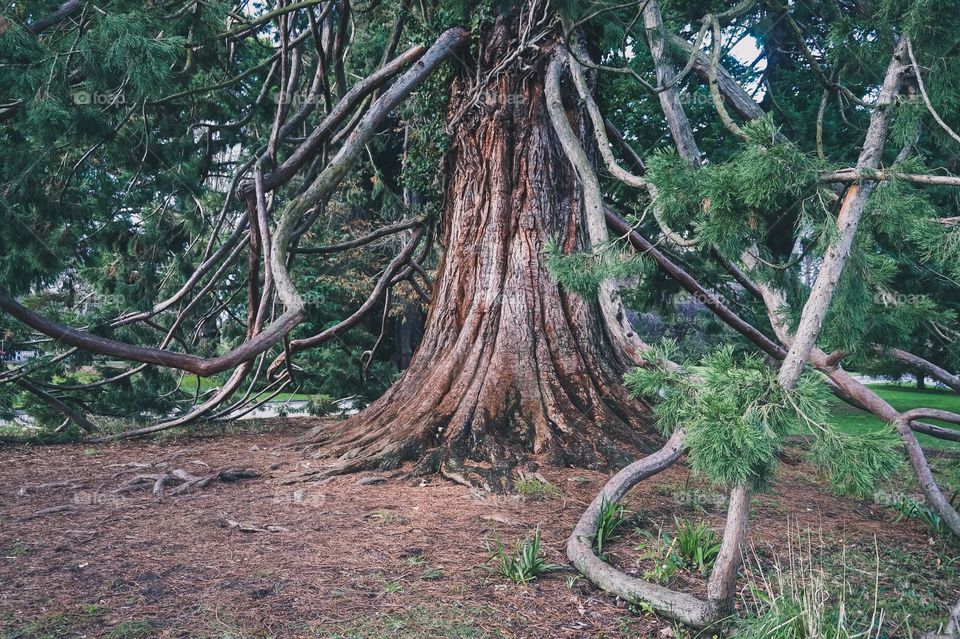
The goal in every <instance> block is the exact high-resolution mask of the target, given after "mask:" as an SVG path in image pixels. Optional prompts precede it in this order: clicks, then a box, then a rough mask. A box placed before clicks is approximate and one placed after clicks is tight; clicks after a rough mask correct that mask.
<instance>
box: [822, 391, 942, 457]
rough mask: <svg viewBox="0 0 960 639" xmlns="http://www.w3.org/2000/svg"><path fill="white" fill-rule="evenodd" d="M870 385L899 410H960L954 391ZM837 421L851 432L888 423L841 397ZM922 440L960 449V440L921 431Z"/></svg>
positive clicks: (835, 411) (931, 445)
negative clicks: (931, 435) (930, 434)
mask: <svg viewBox="0 0 960 639" xmlns="http://www.w3.org/2000/svg"><path fill="white" fill-rule="evenodd" d="M869 386H870V388H871V389H872V390H873V391H874V392H876V393H877V394H878V395H880V397H882V398H884V399H885V400H887V401H888V402H890V404H891V405H892V406H893V407H894V408H896V409H897V410H900V411H903V410H907V409H910V408H919V407H921V406H923V407H926V408H940V409H942V410H949V411H953V412H955V413H960V394H957V393H955V392H954V391H952V390H941V389H932V388H928V389H924V390H919V389H917V388H916V387H914V386H904V385H899V384H870V385H869ZM831 401H832V403H833V415H834V418H833V423H834V424H835V425H836V426H837V428H839V429H840V430H842V431H844V432H848V433H868V432H875V431H877V430H878V429H880V428H882V427H883V426H884V423H883V422H882V421H881V420H879V419H877V418H876V417H874V416H873V415H872V414H870V413H868V412H866V411H862V410H860V409H858V408H854V407H853V406H850V405H849V404H847V403H845V402H843V401H842V400H840V399H838V398H833V399H832V400H831ZM928 421H929V422H930V423H932V424H938V425H940V426H946V427H948V428H960V427H958V426H956V425H950V424H946V423H944V422H939V421H937V420H928ZM918 439H919V440H920V443H921V444H922V445H923V446H924V447H925V448H926V447H929V448H945V449H952V450H960V442H949V441H944V440H942V439H936V438H933V437H930V436H928V435H922V434H919V433H918Z"/></svg>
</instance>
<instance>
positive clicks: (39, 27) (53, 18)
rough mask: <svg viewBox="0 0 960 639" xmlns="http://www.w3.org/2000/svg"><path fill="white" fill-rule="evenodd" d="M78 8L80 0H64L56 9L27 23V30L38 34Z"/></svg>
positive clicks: (61, 20) (64, 18)
mask: <svg viewBox="0 0 960 639" xmlns="http://www.w3.org/2000/svg"><path fill="white" fill-rule="evenodd" d="M79 9H80V0H65V2H64V3H63V4H61V5H60V6H59V7H58V8H57V10H56V11H54V12H53V13H51V14H49V15H46V16H44V17H42V18H39V19H38V20H36V21H34V22H33V23H32V24H29V25H27V31H29V32H30V33H32V34H33V35H40V34H41V33H43V32H44V31H46V30H47V29H49V28H50V27H52V26H54V25H57V24H59V23H61V22H63V21H64V20H66V19H67V18H69V17H70V16H72V15H73V14H74V13H76V12H77V11H79Z"/></svg>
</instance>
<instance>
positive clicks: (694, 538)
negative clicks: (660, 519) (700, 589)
mask: <svg viewBox="0 0 960 639" xmlns="http://www.w3.org/2000/svg"><path fill="white" fill-rule="evenodd" d="M673 521H674V524H675V525H676V528H677V532H676V537H675V539H676V549H677V553H678V554H679V556H680V558H681V559H683V561H684V562H685V563H686V564H687V565H689V566H692V567H694V568H696V569H697V570H699V571H700V572H701V573H703V574H707V573H708V572H710V570H711V569H712V568H713V564H714V562H715V561H716V559H717V555H719V554H720V545H721V542H720V537H719V535H717V533H716V532H714V530H713V529H712V528H710V526H709V525H708V524H707V523H706V522H705V521H703V520H701V521H699V522H697V523H693V522H692V521H688V520H686V519H684V520H682V521H681V520H680V519H678V518H677V517H674V518H673Z"/></svg>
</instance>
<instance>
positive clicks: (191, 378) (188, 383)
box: [180, 375, 314, 402]
mask: <svg viewBox="0 0 960 639" xmlns="http://www.w3.org/2000/svg"><path fill="white" fill-rule="evenodd" d="M198 381H199V382H200V392H201V393H204V392H206V391H208V390H210V389H212V388H217V387H219V386H220V385H222V384H223V383H224V382H225V381H226V378H224V379H222V380H221V379H219V378H216V377H200V378H199V379H198V378H197V377H196V376H195V375H188V376H186V377H184V379H183V383H182V384H180V392H181V393H183V394H184V395H187V396H190V397H192V396H193V395H194V394H195V393H196V392H197V382H198ZM313 398H314V396H313V395H311V394H309V393H280V394H278V395H277V396H276V397H274V398H273V399H272V400H271V401H274V402H291V401H292V402H297V401H304V402H309V401H310V400H312V399H313ZM260 399H266V395H263V396H262V397H261V398H260Z"/></svg>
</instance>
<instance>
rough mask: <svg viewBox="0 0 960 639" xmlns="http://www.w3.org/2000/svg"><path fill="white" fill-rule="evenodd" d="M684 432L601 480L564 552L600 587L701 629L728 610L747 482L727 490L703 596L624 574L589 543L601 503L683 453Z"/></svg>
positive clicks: (747, 502)
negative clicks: (716, 549)
mask: <svg viewBox="0 0 960 639" xmlns="http://www.w3.org/2000/svg"><path fill="white" fill-rule="evenodd" d="M684 436H685V434H684V432H683V431H682V430H678V431H676V432H675V433H674V434H673V436H672V437H671V438H670V439H669V440H668V441H667V443H666V444H665V445H664V447H663V448H661V449H660V450H658V451H657V452H655V453H653V454H652V455H648V456H647V457H644V458H643V459H640V460H638V461H635V462H634V463H632V464H630V465H629V466H627V467H626V468H624V469H623V470H621V471H620V472H619V473H617V474H616V475H614V476H613V477H612V478H611V479H610V481H608V482H607V483H606V485H604V487H603V490H601V491H600V494H599V495H597V497H596V498H594V500H593V502H592V503H591V504H590V506H589V507H588V508H587V509H586V511H584V513H583V515H582V516H581V517H580V521H578V522H577V525H576V527H575V528H574V530H573V534H572V535H571V536H570V539H569V540H568V541H567V557H569V558H570V561H571V562H572V563H573V565H574V566H575V567H576V568H577V570H579V571H580V572H581V573H582V574H583V575H584V576H585V577H586V578H587V579H589V580H590V581H591V582H592V583H593V584H594V585H596V586H598V587H599V588H602V589H603V590H605V591H607V592H610V593H612V594H615V595H617V596H619V597H621V598H623V599H625V600H627V601H629V602H632V603H645V604H647V605H649V606H650V607H652V608H653V609H654V610H656V611H657V612H658V613H659V614H661V615H663V616H665V617H668V618H670V619H675V620H677V621H680V622H682V623H685V624H687V625H690V626H694V627H697V628H703V627H706V626H710V625H712V624H715V623H717V622H718V621H720V620H722V619H723V618H725V617H726V616H727V615H729V613H730V612H731V611H732V609H733V597H734V593H735V587H736V577H737V570H738V568H739V566H740V560H741V556H742V555H741V551H742V546H743V542H744V539H745V538H746V530H747V521H748V519H749V514H750V495H751V490H750V488H749V487H745V486H740V487H735V488H734V489H733V491H732V492H731V495H730V506H729V510H728V512H727V524H726V528H725V530H724V533H723V544H722V547H721V550H720V554H719V555H718V556H717V559H716V562H715V564H714V568H713V572H711V574H710V579H709V581H708V584H707V599H706V600H703V599H700V598H699V597H695V596H693V595H691V594H688V593H684V592H678V591H676V590H672V589H670V588H665V587H664V586H661V585H659V584H655V583H652V582H649V581H646V580H643V579H639V578H637V577H633V576H631V575H628V574H626V573H625V572H623V571H621V570H618V569H617V568H614V567H613V566H611V565H610V564H607V563H605V562H604V561H602V560H601V559H600V558H599V557H598V556H597V555H596V553H595V552H594V548H593V537H594V535H595V534H596V532H597V524H598V520H599V515H600V509H601V506H602V504H603V502H604V501H611V502H616V501H619V500H620V499H621V498H623V496H624V495H625V494H626V493H627V492H628V491H629V490H630V489H631V488H633V487H634V486H636V485H637V484H638V483H640V482H641V481H643V480H644V479H647V478H649V477H652V476H654V475H656V474H657V473H659V472H661V471H663V470H665V469H667V468H669V467H670V466H671V465H673V464H674V462H676V461H677V460H678V459H679V458H680V456H681V455H682V454H683V451H684V446H683V440H684Z"/></svg>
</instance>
